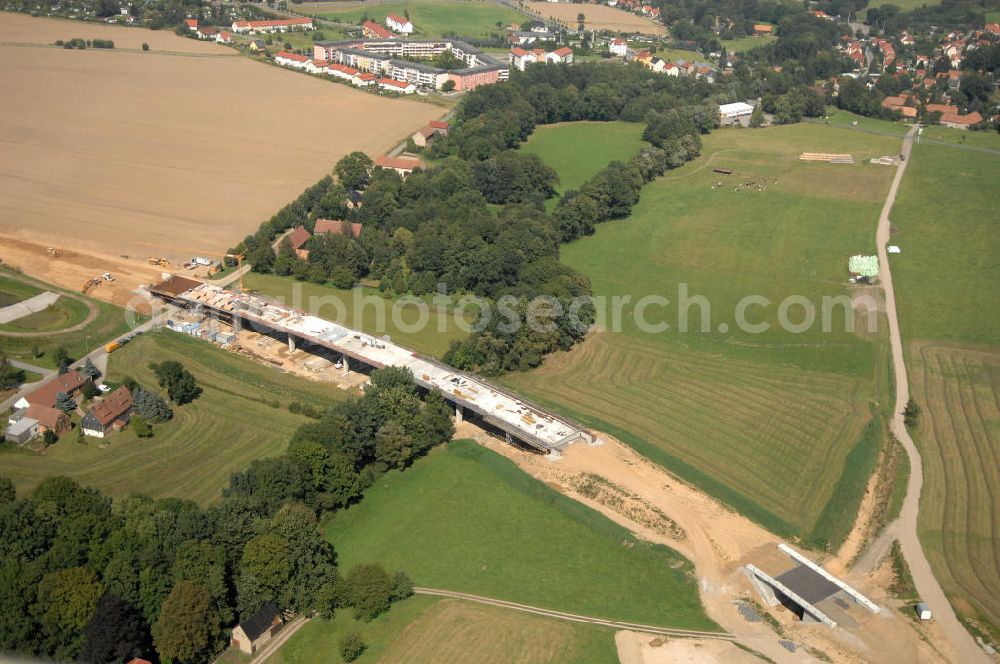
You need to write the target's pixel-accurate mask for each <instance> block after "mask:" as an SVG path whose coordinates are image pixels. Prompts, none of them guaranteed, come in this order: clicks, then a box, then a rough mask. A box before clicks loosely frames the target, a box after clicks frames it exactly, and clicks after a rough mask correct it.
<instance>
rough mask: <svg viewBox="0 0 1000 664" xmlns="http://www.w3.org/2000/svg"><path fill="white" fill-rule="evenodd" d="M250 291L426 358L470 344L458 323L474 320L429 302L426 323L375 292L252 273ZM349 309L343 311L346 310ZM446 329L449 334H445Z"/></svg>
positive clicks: (412, 307) (413, 311)
mask: <svg viewBox="0 0 1000 664" xmlns="http://www.w3.org/2000/svg"><path fill="white" fill-rule="evenodd" d="M243 283H244V284H245V285H246V287H247V288H251V289H253V290H255V291H258V292H260V293H261V294H263V295H267V296H269V297H273V298H276V299H278V300H280V301H282V302H284V303H286V304H288V305H289V306H293V307H295V308H297V309H303V310H305V311H308V312H309V313H311V314H313V315H316V316H320V317H322V318H326V319H328V320H332V321H335V322H338V323H340V324H342V325H346V326H347V327H353V328H354V329H358V330H361V331H363V332H367V333H368V334H374V335H377V336H382V335H384V334H388V335H389V337H390V338H391V339H392V340H393V341H396V342H398V343H401V344H403V345H404V346H406V347H408V348H411V349H413V350H415V351H417V352H420V353H424V354H426V355H433V356H435V357H441V356H443V355H444V354H445V351H447V350H448V346H449V345H450V344H451V342H452V341H455V340H461V339H463V338H465V336H466V333H465V332H463V331H462V329H461V328H460V327H459V324H458V322H457V321H458V320H462V321H463V322H467V323H468V324H469V325H471V324H472V322H473V319H472V318H471V316H466V317H464V318H463V317H461V315H460V314H458V315H459V316H460V318H459V319H456V318H455V316H456V313H455V312H454V310H453V309H449V310H448V311H447V312H440V311H439V310H438V309H437V307H435V306H434V305H433V304H430V302H429V300H428V299H427V298H423V299H422V300H421V303H422V304H421V306H422V307H423V306H425V307H426V308H425V309H424V310H425V311H426V312H427V316H426V323H421V313H420V311H421V309H420V308H419V307H418V306H415V305H406V304H405V303H403V302H400V301H399V300H392V299H386V298H384V297H382V295H381V294H380V293H379V292H378V291H377V290H375V289H373V288H362V289H354V290H343V289H339V288H334V287H332V286H321V285H318V284H312V283H307V282H302V281H296V280H295V279H293V278H291V277H279V276H275V275H270V274H257V273H250V274H248V275H246V276H245V277H244V278H243ZM341 307H343V308H341ZM439 326H442V327H443V329H444V331H443V332H442V331H439Z"/></svg>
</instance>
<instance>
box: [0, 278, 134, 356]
mask: <svg viewBox="0 0 1000 664" xmlns="http://www.w3.org/2000/svg"><path fill="white" fill-rule="evenodd" d="M46 290H49V291H52V292H54V293H61V294H63V295H66V297H61V298H59V300H57V301H56V303H55V304H54V305H53V306H52V307H49V308H48V309H46V310H44V311H40V312H37V313H34V314H31V315H30V316H26V317H24V318H21V319H19V320H17V321H13V322H11V323H8V324H6V325H0V352H4V353H6V354H7V356H8V357H11V358H14V359H17V360H21V361H24V362H28V363H30V364H34V365H37V366H41V367H48V368H53V369H54V368H55V366H56V362H55V359H54V357H53V352H52V351H54V350H55V349H56V348H57V347H59V346H62V347H63V348H65V349H66V351H67V352H68V353H69V355H70V357H72V358H74V359H77V358H80V357H83V356H84V355H86V354H87V353H89V352H90V351H92V350H93V349H94V348H95V347H97V346H99V345H101V344H104V343H106V342H108V341H112V340H114V339H115V338H117V337H119V336H121V335H123V334H125V333H127V332H128V331H129V330H130V329H132V327H133V326H134V325H135V324H137V323H138V322H140V321H141V318H140V317H137V316H136V315H133V314H131V313H130V312H127V311H126V310H124V309H122V308H120V307H116V306H115V305H113V304H108V303H107V302H102V301H100V300H94V299H92V298H88V297H84V296H81V295H79V294H75V295H76V297H79V298H81V299H82V300H83V301H85V302H87V303H88V304H89V305H90V306H93V307H96V308H97V310H98V314H97V317H96V318H95V319H94V320H93V321H91V322H90V323H89V324H87V325H86V326H85V327H84V328H83V329H81V330H77V331H74V332H64V333H60V332H59V331H58V329H61V328H67V327H72V326H73V325H76V324H78V323H80V322H82V321H83V320H85V319H86V318H87V315H88V314H89V312H88V311H87V305H86V304H84V302H83V301H81V300H80V299H76V297H69V295H70V294H69V292H68V291H66V290H65V289H62V288H58V287H56V286H51V285H48V284H44V283H42V282H40V281H38V280H36V279H32V278H30V277H25V276H23V275H20V274H16V273H14V272H10V271H8V270H0V291H2V292H6V293H8V297H18V298H19V299H18V300H16V301H20V300H23V299H25V298H26V297H31V296H33V295H37V294H38V293H41V292H43V291H46ZM50 310H51V311H50ZM4 332H39V333H41V334H39V335H38V336H34V335H33V336H30V337H13V336H8V335H5V334H4ZM35 348H37V349H38V352H39V353H41V355H40V356H39V357H35V354H34V349H35Z"/></svg>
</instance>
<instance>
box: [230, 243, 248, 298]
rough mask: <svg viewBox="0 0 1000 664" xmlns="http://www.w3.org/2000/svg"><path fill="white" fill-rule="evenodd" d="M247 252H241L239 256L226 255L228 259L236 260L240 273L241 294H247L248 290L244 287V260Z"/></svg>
mask: <svg viewBox="0 0 1000 664" xmlns="http://www.w3.org/2000/svg"><path fill="white" fill-rule="evenodd" d="M246 255H247V252H245V251H241V252H240V253H238V254H226V258H235V259H236V269H237V270H238V271H239V273H240V292H241V293H246V292H247V289H246V288H244V287H243V259H244V258H246Z"/></svg>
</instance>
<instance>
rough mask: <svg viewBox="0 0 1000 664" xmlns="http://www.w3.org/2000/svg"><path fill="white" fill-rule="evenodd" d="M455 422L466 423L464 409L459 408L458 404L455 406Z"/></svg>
mask: <svg viewBox="0 0 1000 664" xmlns="http://www.w3.org/2000/svg"><path fill="white" fill-rule="evenodd" d="M455 421H456V422H464V421H465V414H464V413H463V412H462V407H461V406H459V405H458V404H455Z"/></svg>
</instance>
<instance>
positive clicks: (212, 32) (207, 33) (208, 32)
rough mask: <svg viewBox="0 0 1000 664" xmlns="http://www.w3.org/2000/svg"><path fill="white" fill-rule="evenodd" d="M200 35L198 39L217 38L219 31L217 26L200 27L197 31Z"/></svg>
mask: <svg viewBox="0 0 1000 664" xmlns="http://www.w3.org/2000/svg"><path fill="white" fill-rule="evenodd" d="M195 34H197V35H198V39H206V40H209V39H215V36H216V35H217V34H219V31H218V30H216V29H215V28H198V30H197V31H196V32H195Z"/></svg>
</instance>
